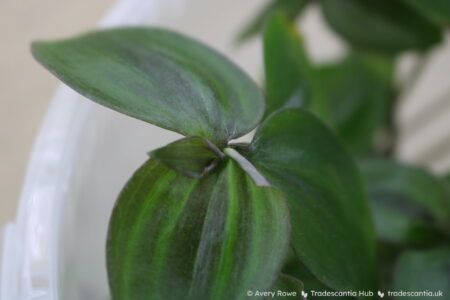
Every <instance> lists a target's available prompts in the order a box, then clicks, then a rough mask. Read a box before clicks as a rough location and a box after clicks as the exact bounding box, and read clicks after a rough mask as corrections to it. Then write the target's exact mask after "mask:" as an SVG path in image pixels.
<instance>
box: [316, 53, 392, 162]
mask: <svg viewBox="0 0 450 300" xmlns="http://www.w3.org/2000/svg"><path fill="white" fill-rule="evenodd" d="M316 74H317V80H318V81H319V82H320V85H321V93H322V95H323V97H324V98H325V102H326V103H327V105H329V111H330V115H331V120H332V121H331V124H332V125H333V127H334V128H335V129H336V132H337V134H338V135H339V136H340V137H341V139H342V140H343V141H344V142H345V144H346V145H347V146H348V147H349V148H351V149H352V150H353V151H354V152H355V153H358V154H360V153H368V152H371V151H373V150H374V146H375V143H374V138H375V134H376V132H377V130H379V129H381V127H382V126H383V124H384V121H386V119H387V116H386V112H387V107H388V105H389V102H390V101H389V100H390V99H389V97H390V83H391V75H392V64H391V62H390V61H389V60H387V59H384V58H381V57H377V56H374V55H373V56H369V55H362V54H359V53H352V54H350V55H349V56H347V57H346V58H344V59H342V60H340V61H337V62H335V63H332V64H327V65H323V66H320V67H319V68H318V69H317V70H316Z"/></svg>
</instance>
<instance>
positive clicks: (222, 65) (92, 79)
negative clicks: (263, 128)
mask: <svg viewBox="0 0 450 300" xmlns="http://www.w3.org/2000/svg"><path fill="white" fill-rule="evenodd" d="M32 52H33V54H34V56H35V58H36V59H37V60H38V61H39V62H40V63H41V64H43V65H44V66H45V67H46V68H47V69H49V70H50V71H51V72H52V73H54V74H55V75H56V76H57V77H58V78H59V79H61V80H62V81H63V82H64V83H66V84H67V85H69V86H70V87H72V88H73V89H75V90H76V91H78V92H79V93H80V94H82V95H83V96H86V97H87V98H89V99H91V100H93V101H95V102H97V103H99V104H102V105H104V106H107V107H109V108H112V109H114V110H116V111H118V112H121V113H124V114H127V115H129V116H132V117H134V118H137V119H140V120H143V121H146V122H149V123H152V124H155V125H157V126H160V127H163V128H166V129H169V130H173V131H176V132H179V133H181V134H183V135H186V136H195V135H198V136H202V137H204V138H207V139H208V140H210V141H211V142H213V143H215V144H216V145H222V144H224V143H225V142H226V141H228V140H230V139H233V138H236V137H239V136H242V135H244V134H245V133H247V132H249V131H250V130H251V129H253V128H254V127H255V126H256V125H257V123H258V122H259V121H260V119H261V117H262V115H263V113H264V106H265V104H264V98H263V96H262V93H261V91H260V90H259V88H258V87H257V85H256V84H255V83H254V82H253V81H252V80H251V79H250V78H249V77H248V76H247V75H246V74H245V73H244V72H243V71H242V70H241V69H239V68H238V67H237V66H235V65H234V64H233V63H232V62H230V61H229V60H228V59H226V58H225V57H224V56H222V55H220V54H218V53H217V52H216V51H214V50H212V49H211V48H209V47H207V46H205V45H203V44H201V43H199V42H197V41H195V40H193V39H190V38H188V37H185V36H182V35H180V34H177V33H174V32H171V31H168V30H164V29H158V28H146V27H130V28H118V29H108V30H103V31H97V32H93V33H88V34H85V35H81V36H78V37H76V38H72V39H67V40H62V41H55V42H35V43H33V45H32Z"/></svg>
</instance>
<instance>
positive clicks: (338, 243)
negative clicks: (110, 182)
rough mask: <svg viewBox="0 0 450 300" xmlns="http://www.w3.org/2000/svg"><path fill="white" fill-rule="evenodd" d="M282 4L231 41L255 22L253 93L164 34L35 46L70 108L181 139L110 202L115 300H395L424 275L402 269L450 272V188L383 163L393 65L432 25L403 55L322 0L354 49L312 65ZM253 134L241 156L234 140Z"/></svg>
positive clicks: (243, 79) (422, 45)
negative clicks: (448, 266)
mask: <svg viewBox="0 0 450 300" xmlns="http://www.w3.org/2000/svg"><path fill="white" fill-rule="evenodd" d="M287 3H289V1H276V2H274V3H273V4H272V5H271V6H270V7H269V8H267V9H266V10H265V11H264V13H263V14H262V16H261V17H259V18H258V19H257V21H256V22H255V23H253V24H252V25H251V26H250V28H251V29H249V30H246V31H245V32H246V33H245V34H243V35H242V36H243V37H245V36H249V32H250V33H253V32H257V31H258V28H260V27H261V26H260V24H265V29H264V56H265V57H264V58H265V73H266V86H265V94H264V93H263V92H262V90H261V89H260V88H259V87H258V86H257V85H256V84H255V83H254V82H253V81H252V80H251V79H250V78H249V77H248V76H247V75H246V74H245V73H244V72H243V71H241V70H240V69H239V68H238V67H237V66H235V65H234V64H233V63H232V62H230V61H229V60H228V59H226V58H225V57H223V56H222V55H220V54H218V53H217V52H215V51H214V50H212V49H211V48H209V47H207V46H205V45H203V44H201V43H199V42H197V41H195V40H193V39H190V38H188V37H185V36H183V35H180V34H178V33H175V32H172V31H168V30H165V29H160V28H148V27H129V28H116V29H109V30H102V31H95V32H91V33H88V34H85V35H81V36H78V37H75V38H72V39H67V40H62V41H56V42H35V43H34V44H33V46H32V51H33V54H34V56H35V57H36V59H37V60H38V61H39V62H41V63H42V64H43V65H44V66H45V67H46V68H48V69H49V70H50V71H51V72H52V73H54V74H55V75H56V76H57V77H58V78H60V79H61V80H62V81H63V82H65V83H66V84H68V85H69V86H71V87H72V88H73V89H75V90H76V91H78V92H79V93H81V94H82V95H84V96H86V97H87V98H90V99H91V100H93V101H95V102H97V103H99V104H102V105H104V106H107V107H109V108H111V109H114V110H116V111H119V112H121V113H124V114H126V115H129V116H131V117H134V118H137V119H140V120H143V121H146V122H148V123H151V124H155V125H157V126H160V127H163V128H166V129H168V130H172V131H175V132H178V133H180V134H182V135H184V136H185V137H184V138H182V139H179V140H177V141H175V142H173V143H170V144H168V145H167V146H165V147H162V148H159V149H156V150H153V151H151V152H150V153H149V155H150V158H149V159H148V160H147V161H146V162H145V163H144V164H143V165H142V166H141V168H139V169H138V170H137V171H136V172H135V174H134V175H133V176H132V177H131V178H130V180H129V181H128V183H127V184H126V186H125V187H124V188H123V190H122V192H121V193H120V195H119V197H118V199H117V202H116V205H115V207H114V211H113V214H112V217H111V221H110V226H109V232H108V242H107V251H106V256H107V265H108V276H109V283H110V288H111V296H112V299H122V300H123V299H133V300H135V299H244V298H248V297H253V296H256V297H279V298H283V297H297V298H298V297H310V298H313V297H316V296H322V294H320V293H325V294H324V295H325V296H347V297H359V298H371V297H375V296H377V294H378V296H379V297H384V293H383V290H384V289H387V288H392V287H393V286H392V285H391V277H395V279H394V284H395V287H399V288H402V287H403V285H405V284H406V285H408V284H409V285H411V284H413V285H414V284H415V282H418V283H417V284H418V285H419V286H420V284H421V283H420V278H418V279H417V277H414V278H412V279H411V280H410V281H408V280H406V281H405V276H404V274H405V272H409V270H410V269H409V268H413V269H414V270H417V271H420V270H421V269H420V268H422V267H424V266H423V264H422V265H421V264H418V263H415V261H417V260H419V261H427V259H433V260H438V261H442V262H443V263H444V262H445V261H448V251H449V248H448V234H449V231H448V228H449V224H450V223H449V221H450V209H449V191H448V187H447V186H446V185H445V183H444V180H443V179H440V178H435V177H434V176H433V175H431V174H429V173H428V172H425V171H423V170H421V169H417V168H413V167H409V166H403V165H399V164H398V163H397V162H394V161H392V149H393V147H394V145H395V144H394V143H395V141H396V135H395V122H394V121H393V114H392V111H393V110H394V108H395V106H394V105H392V103H391V102H389V101H390V99H393V98H395V97H394V96H395V95H396V94H397V93H398V92H397V91H393V90H392V73H393V68H394V67H393V64H392V61H393V55H396V54H397V53H399V52H400V51H402V50H404V49H407V48H408V47H413V48H414V47H417V48H419V49H428V48H429V47H430V46H432V45H434V44H435V43H437V42H438V41H439V38H440V34H441V33H440V31H439V29H438V27H437V26H436V25H434V24H433V23H432V22H431V21H428V19H426V18H425V17H423V18H421V19H419V21H420V22H419V21H417V19H415V20H416V21H415V22H414V24H416V23H417V24H416V25H417V28H419V29H417V30H418V31H419V32H418V33H417V32H414V34H417V35H418V36H420V32H421V31H420V30H426V34H425V35H426V37H425V38H423V40H422V39H418V42H417V45H416V44H414V43H413V45H412V46H411V44H408V43H406V45H405V44H402V43H401V42H399V41H398V40H394V39H388V38H386V39H385V40H383V38H384V35H383V34H379V35H377V34H375V33H374V34H373V35H371V37H370V38H366V37H365V36H363V38H362V39H361V36H360V34H359V33H358V32H357V33H354V31H357V30H356V29H355V28H354V27H353V26H354V24H350V25H348V24H347V23H345V22H344V23H345V24H344V25H342V24H340V23H339V22H340V21H342V19H341V18H338V17H336V16H334V18H335V19H333V14H334V13H336V12H339V9H341V10H344V11H341V12H340V13H341V14H345V12H346V9H348V8H347V7H345V5H354V7H352V8H353V9H354V10H358V9H360V10H361V12H366V9H367V8H366V7H365V6H366V5H368V4H363V3H365V2H361V1H348V3H347V4H345V5H344V4H343V3H342V2H339V1H333V0H332V1H329V2H328V1H323V3H322V5H323V7H324V11H325V13H326V15H328V19H329V20H330V22H331V23H333V22H336V28H337V30H338V32H340V33H342V34H343V36H344V37H346V38H347V39H348V40H349V41H350V42H351V43H352V44H353V45H355V48H354V51H352V53H351V54H349V56H348V57H347V58H345V59H343V60H342V61H340V62H337V63H335V64H333V65H327V66H315V65H313V64H312V63H311V62H310V61H309V60H308V57H307V54H306V52H305V50H304V49H303V46H302V42H301V39H300V38H299V35H298V34H297V32H296V31H295V29H294V27H293V26H292V24H291V20H290V18H292V17H294V16H297V15H298V14H299V12H300V10H301V9H302V8H303V5H300V6H299V7H296V8H295V9H294V11H293V10H292V7H291V6H286V7H288V9H284V7H285V6H284V5H286V4H287ZM333 5H334V6H333ZM383 5H386V6H389V5H392V11H393V12H395V11H398V10H396V9H398V5H399V4H389V3H388V2H386V1H384V2H383ZM402 5H403V4H402ZM411 5H412V4H411ZM374 7H375V8H378V9H379V10H380V11H381V8H382V7H381V6H380V7H379V6H378V4H377V5H375V6H374ZM401 7H403V6H401ZM404 7H407V8H408V11H407V12H408V13H409V14H412V16H413V17H414V18H416V17H417V15H418V14H419V13H417V12H416V11H415V10H413V8H409V6H406V4H405V5H404ZM389 8H391V7H390V6H389ZM414 9H416V8H414ZM273 10H281V11H283V10H284V11H285V12H284V13H283V12H275V13H273ZM286 13H287V14H286ZM269 15H270V17H269ZM380 15H381V16H384V14H380ZM387 15H388V21H389V18H390V17H391V16H390V15H389V14H387ZM408 16H409V15H408ZM411 18H412V17H411ZM346 21H347V20H346ZM350 21H351V20H350ZM350 21H349V22H350ZM384 21H385V20H384ZM355 22H356V21H355ZM411 22H412V21H411ZM350 23H351V22H350ZM406 24H409V23H408V22H407V23H406ZM394 25H395V24H394ZM402 26H403V25H402ZM343 28H344V29H343ZM349 28H350V29H349ZM401 28H403V27H401ZM408 28H409V27H408ZM423 28H425V29H423ZM411 30H413V31H414V30H416V28H415V27H412V29H411ZM430 32H431V34H430ZM365 39H368V41H367V40H365ZM393 40H394V43H393V44H389V43H388V44H387V45H386V44H383V43H386V41H388V42H390V41H393ZM380 45H381V46H380ZM368 48H369V49H371V50H372V51H363V50H365V49H368ZM349 95H351V96H349ZM336 99H337V100H336ZM343 107H344V108H345V109H343ZM254 128H257V130H256V132H255V135H254V137H253V139H252V141H251V142H250V143H248V144H245V143H235V142H233V140H234V139H236V138H238V137H241V136H243V135H245V134H247V133H249V132H250V131H251V130H253V129H254ZM379 131H381V132H382V133H383V135H384V136H385V137H386V138H385V139H384V140H383V141H382V142H378V143H377V139H376V135H377V134H378V133H379ZM347 148H348V149H347ZM354 158H356V159H357V161H358V166H357V165H356V164H355V159H354ZM359 169H360V170H361V173H362V175H363V176H362V177H361V176H360V171H359ZM363 180H364V182H363ZM366 194H367V195H368V196H369V197H367V196H366ZM425 195H426V196H425ZM427 197H429V199H431V200H429V199H428V198H427ZM368 198H370V202H369V201H368ZM425 198H427V199H425ZM93 201H95V200H93ZM405 203H406V204H405ZM399 205H404V207H407V209H403V206H402V209H400V210H399V209H397V208H398V206H399ZM371 211H372V212H371ZM372 218H374V219H375V221H376V228H374V226H373V223H372ZM399 220H401V222H399ZM375 229H376V230H375ZM377 240H378V241H379V242H378V243H377ZM430 244H432V245H433V246H435V248H433V249H427V250H421V251H419V252H417V250H408V249H409V248H408V247H414V248H419V249H423V247H424V246H425V245H426V246H429V245H430ZM405 249H406V250H405ZM411 251H412V252H411ZM398 257H400V258H399V259H397V258H398ZM409 261H413V262H414V263H409ZM395 264H397V267H396V270H395V272H394V273H395V274H394V273H393V271H392V270H393V265H395ZM433 271H435V273H432V274H433V276H436V278H442V276H444V277H445V276H448V275H442V274H445V273H444V272H445V270H443V269H442V268H441V267H440V265H438V266H437V267H436V268H434V269H433ZM445 278H446V277H445ZM387 279H389V280H387ZM417 280H419V281H417ZM443 288H445V287H443ZM387 296H391V295H387ZM394 296H395V295H394Z"/></svg>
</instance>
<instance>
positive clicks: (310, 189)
mask: <svg viewBox="0 0 450 300" xmlns="http://www.w3.org/2000/svg"><path fill="white" fill-rule="evenodd" d="M241 148H242V147H241ZM245 150H246V152H242V153H244V155H245V156H246V157H247V158H248V159H249V160H250V161H251V162H252V163H253V164H254V165H255V166H256V167H257V168H258V170H259V171H261V173H262V174H263V175H264V176H265V177H266V178H267V179H268V181H269V182H270V183H271V184H273V185H275V186H276V187H278V188H279V189H281V190H282V191H283V193H284V194H285V196H286V199H287V201H288V203H289V205H290V211H291V216H292V219H291V222H292V238H291V239H292V244H293V246H294V248H295V250H296V253H297V254H298V256H299V258H300V260H301V261H302V262H303V263H304V264H305V265H306V266H307V267H308V268H309V270H310V271H311V272H312V273H313V274H314V276H315V277H317V278H318V279H319V280H320V281H322V282H323V283H325V284H326V285H328V286H330V287H331V288H333V289H336V290H349V289H353V290H367V289H372V288H373V287H374V278H373V276H374V259H375V249H374V234H373V227H372V222H371V216H370V211H369V206H368V202H367V200H366V198H365V194H364V189H363V185H362V183H361V179H360V178H359V175H358V172H357V170H356V167H355V165H354V162H353V161H352V159H351V158H350V156H349V155H348V153H347V152H346V150H345V149H344V147H343V146H342V145H341V144H340V142H339V141H338V140H337V138H336V137H335V136H334V135H333V134H332V133H331V132H330V130H329V129H328V128H327V127H325V126H324V125H323V124H322V123H321V122H320V121H319V120H318V119H316V118H315V117H314V116H312V115H311V114H309V113H306V112H303V111H301V110H298V109H288V110H285V111H282V112H279V113H277V114H274V115H273V116H272V117H271V118H269V119H268V120H267V121H266V122H265V123H264V125H262V127H260V128H259V130H258V131H257V132H256V135H255V137H254V140H253V142H252V144H251V145H250V147H249V148H248V149H244V148H242V149H241V151H245ZM300 279H301V278H300Z"/></svg>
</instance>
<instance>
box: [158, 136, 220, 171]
mask: <svg viewBox="0 0 450 300" xmlns="http://www.w3.org/2000/svg"><path fill="white" fill-rule="evenodd" d="M150 156H151V157H152V158H153V159H155V160H156V161H158V162H160V163H162V164H163V165H165V166H166V167H169V168H171V169H173V170H175V171H177V172H179V173H180V174H183V175H184V176H187V177H191V178H201V177H203V176H205V175H206V174H208V173H209V172H211V171H213V170H214V169H215V168H216V167H217V165H218V164H219V162H220V160H221V159H222V158H223V157H224V156H225V154H223V153H222V151H220V150H219V149H218V148H217V147H216V146H215V145H214V144H212V143H211V142H210V141H208V140H206V139H204V138H202V137H198V136H193V137H187V138H184V139H181V140H178V141H176V142H173V143H171V144H169V145H167V146H165V147H162V148H159V149H156V150H154V151H152V152H151V153H150Z"/></svg>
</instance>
